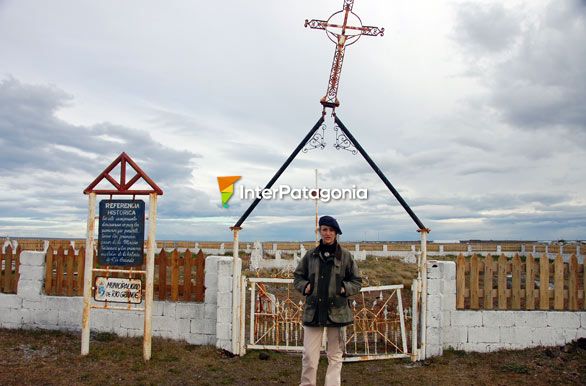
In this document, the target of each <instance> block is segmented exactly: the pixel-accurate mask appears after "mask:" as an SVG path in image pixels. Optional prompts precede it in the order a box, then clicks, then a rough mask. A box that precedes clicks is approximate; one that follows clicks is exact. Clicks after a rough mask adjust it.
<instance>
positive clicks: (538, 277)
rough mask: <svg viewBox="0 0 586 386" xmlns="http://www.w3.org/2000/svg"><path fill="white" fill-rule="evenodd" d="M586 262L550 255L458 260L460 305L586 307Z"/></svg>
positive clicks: (547, 308) (525, 308)
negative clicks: (585, 272)
mask: <svg viewBox="0 0 586 386" xmlns="http://www.w3.org/2000/svg"><path fill="white" fill-rule="evenodd" d="M585 288H586V275H585V274H584V264H578V259H577V258H576V255H572V256H571V257H570V259H569V262H567V263H564V261H563V258H562V256H561V255H557V256H556V258H555V259H554V260H553V261H552V260H550V259H549V258H548V257H547V256H546V255H542V256H541V257H540V258H534V257H533V255H529V256H527V257H520V256H519V255H518V254H517V255H515V256H514V257H513V258H512V259H507V257H506V256H504V255H501V256H500V257H498V259H496V260H495V259H494V258H493V257H492V256H491V255H488V256H486V257H479V256H477V255H473V256H472V257H470V258H469V259H467V258H466V257H464V255H462V254H460V255H459V256H458V257H457V259H456V308H458V309H470V310H478V309H485V310H492V309H495V310H536V309H538V310H551V309H553V310H570V311H577V310H586V301H585V298H586V293H585Z"/></svg>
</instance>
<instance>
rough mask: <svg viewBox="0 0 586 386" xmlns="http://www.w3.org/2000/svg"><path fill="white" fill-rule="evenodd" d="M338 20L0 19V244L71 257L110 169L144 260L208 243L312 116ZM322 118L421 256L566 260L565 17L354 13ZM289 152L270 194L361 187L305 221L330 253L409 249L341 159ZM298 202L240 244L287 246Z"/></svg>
mask: <svg viewBox="0 0 586 386" xmlns="http://www.w3.org/2000/svg"><path fill="white" fill-rule="evenodd" d="M341 5H342V0H335V1H334V0H327V1H326V0H323V1H315V0H297V1H294V2H291V1H289V2H284V1H274V0H255V1H246V2H245V1H235V0H229V1H222V2H203V1H173V2H169V1H146V0H140V1H138V0H134V1H123V2H121V1H114V0H112V1H106V0H104V1H89V0H87V1H82V0H79V1H71V0H70V1H59V0H56V1H51V2H44V1H28V0H18V1H16V0H0V165H1V166H0V236H7V235H8V236H29V237H84V232H85V221H86V216H87V197H86V196H84V195H83V193H82V192H83V189H84V188H85V187H86V186H87V185H88V184H89V183H90V182H91V181H92V180H93V179H94V178H95V177H96V176H97V175H98V174H99V173H100V172H101V171H102V170H103V169H104V168H105V167H106V166H107V165H108V164H109V163H110V162H111V161H112V160H114V159H115V158H116V157H117V156H118V155H119V154H120V153H121V152H122V151H125V152H127V153H128V154H129V155H130V156H131V157H132V158H133V159H135V161H136V162H137V163H138V164H139V165H140V166H141V167H142V168H143V170H145V171H146V173H147V174H149V175H150V176H151V177H152V178H153V179H154V180H155V181H156V182H157V183H158V184H159V185H160V186H161V187H162V189H163V190H164V192H165V194H164V196H163V197H161V199H160V200H159V220H158V228H157V236H158V238H159V239H175V240H182V239H183V240H185V239H187V240H228V239H230V238H231V234H230V231H229V230H228V227H229V226H230V225H232V224H233V223H234V222H235V221H236V220H237V219H238V217H239V216H240V215H241V214H242V213H243V212H244V211H245V209H246V208H247V207H248V205H249V204H250V201H247V200H241V199H239V198H238V197H234V198H233V199H232V200H231V202H230V204H231V205H230V208H228V209H225V208H222V207H221V203H220V193H219V191H218V186H217V181H216V176H225V175H240V176H242V179H241V180H240V181H239V182H238V183H237V186H238V184H241V185H242V186H246V187H256V186H264V185H265V184H266V182H267V181H268V180H269V179H270V178H271V176H272V175H273V174H274V173H275V171H276V170H277V169H278V168H279V167H280V165H281V164H282V163H283V162H284V160H285V159H286V158H287V156H288V155H289V153H290V152H291V151H292V150H293V149H294V148H295V147H296V146H297V144H298V143H299V141H300V140H301V139H302V138H303V137H304V136H305V134H306V133H307V132H308V131H309V129H310V128H311V127H312V126H313V124H314V123H315V122H316V121H317V119H318V118H319V116H320V113H321V106H320V105H319V99H320V97H321V96H322V95H323V94H324V93H325V89H326V85H327V79H328V76H329V70H330V65H331V60H332V57H333V50H334V45H333V44H332V43H331V42H330V41H329V40H328V39H327V38H326V36H325V34H324V32H323V31H317V30H311V29H308V28H304V27H303V22H304V20H305V19H306V18H309V19H311V18H317V19H327V17H328V16H329V15H330V14H331V13H333V12H334V11H337V10H339V9H340V8H341ZM354 11H355V12H356V13H357V14H358V15H359V16H360V17H361V18H362V20H363V22H364V24H365V25H376V26H381V27H385V35H384V37H363V38H362V39H361V40H360V41H359V42H358V43H357V44H355V45H352V46H350V47H349V48H348V49H347V51H346V58H345V61H344V68H343V73H342V79H341V85H340V91H339V98H340V101H341V103H342V104H341V106H340V108H339V109H338V110H337V112H338V116H339V117H340V119H341V120H342V121H343V122H344V123H345V124H346V126H347V127H348V128H349V129H350V130H351V131H352V133H353V134H354V136H355V137H356V139H357V140H358V141H360V143H361V144H362V146H363V147H364V148H365V149H366V150H367V151H368V152H369V154H370V155H371V157H372V158H373V159H374V160H375V162H377V163H378V165H379V166H380V168H381V169H382V170H383V172H384V173H385V174H386V176H387V177H388V178H389V179H390V181H391V182H392V183H393V184H394V185H395V187H396V188H397V189H398V190H399V191H400V193H401V195H402V196H403V197H404V198H405V200H406V201H407V202H408V203H409V204H410V205H411V207H412V208H413V210H414V212H415V213H416V214H417V215H418V216H419V218H420V219H421V220H422V222H423V223H424V224H425V225H426V226H427V227H429V228H431V230H432V233H431V235H430V238H431V239H436V240H439V239H442V240H446V239H450V240H451V239H470V238H474V239H528V240H551V239H561V238H563V239H584V235H585V231H586V196H585V192H586V173H585V171H584V166H583V165H584V164H585V163H586V108H585V107H584V106H586V44H585V43H586V42H585V41H586V1H584V0H506V1H505V0H492V1H481V0H474V1H459V0H454V1H431V0H409V1H407V0H396V1H383V0H368V1H367V0H356V3H355V5H354ZM326 123H327V125H328V128H327V129H326V131H325V136H326V138H325V140H326V143H327V147H326V149H324V150H313V151H310V152H307V153H301V154H300V155H299V156H298V157H297V159H296V160H295V161H294V162H293V163H292V164H291V166H290V167H289V169H288V170H287V171H286V172H285V174H284V175H283V176H282V177H281V179H280V180H279V181H278V183H280V184H289V185H291V186H293V187H303V186H309V187H312V186H314V183H315V182H314V170H315V169H316V168H317V169H318V170H319V185H320V186H321V187H323V188H345V187H351V186H352V185H356V186H357V187H362V188H367V189H368V192H369V198H368V200H366V201H357V200H354V201H353V200H344V201H336V202H329V203H327V204H326V203H321V204H320V208H319V210H320V213H321V214H326V213H327V214H332V215H334V216H336V217H338V219H339V220H340V223H341V226H342V230H343V231H344V239H345V240H363V239H367V240H408V239H417V238H418V234H417V232H416V229H417V227H416V226H415V224H414V223H413V222H412V221H411V219H410V218H409V216H408V215H407V214H406V213H405V212H404V211H403V209H402V208H401V207H400V206H399V205H398V204H397V202H396V201H395V199H394V198H393V197H392V195H391V194H390V193H389V192H388V191H387V190H386V188H385V187H384V185H383V184H382V183H381V182H380V180H379V179H378V177H377V176H376V175H375V174H374V173H373V172H372V170H371V169H370V168H369V166H368V165H367V164H366V162H365V161H364V160H363V159H362V158H361V157H360V155H359V154H358V155H352V154H351V153H350V152H347V151H344V150H336V149H334V148H333V147H332V145H333V144H334V143H335V132H334V130H333V124H332V121H331V117H329V116H328V118H327V120H326ZM313 221H314V203H313V202H312V201H295V200H291V199H287V200H283V201H266V202H262V203H261V204H260V205H259V206H258V207H257V209H256V210H255V211H254V212H253V214H252V215H251V216H250V217H249V219H248V220H247V221H246V222H245V223H244V230H243V231H242V232H241V237H242V239H244V240H255V239H261V240H308V239H311V238H312V237H313V233H312V232H313Z"/></svg>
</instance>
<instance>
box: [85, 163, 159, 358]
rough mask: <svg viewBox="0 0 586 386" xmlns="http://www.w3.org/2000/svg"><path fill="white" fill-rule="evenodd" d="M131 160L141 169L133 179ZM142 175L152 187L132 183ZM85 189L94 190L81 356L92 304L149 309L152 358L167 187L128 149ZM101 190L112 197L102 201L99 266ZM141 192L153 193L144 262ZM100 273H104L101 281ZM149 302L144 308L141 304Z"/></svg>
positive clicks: (147, 344)
mask: <svg viewBox="0 0 586 386" xmlns="http://www.w3.org/2000/svg"><path fill="white" fill-rule="evenodd" d="M127 165H130V166H131V168H132V169H134V172H135V173H136V174H135V175H134V177H132V178H130V179H129V180H128V181H127V179H126V172H127ZM118 166H120V179H119V180H116V179H115V178H114V177H112V175H111V174H110V173H111V172H112V171H113V170H114V169H116V168H117V167H118ZM139 180H143V181H144V182H145V183H146V184H148V186H149V188H150V189H146V190H140V189H132V186H133V185H134V184H135V183H137V182H138V181H139ZM105 181H107V182H109V183H110V184H111V185H112V187H113V189H112V188H110V189H98V188H97V186H98V184H100V183H101V182H105ZM84 194H87V195H88V198H89V202H88V220H87V235H86V243H85V268H84V285H83V314H82V323H81V355H87V354H88V353H89V346H90V311H91V310H92V309H108V310H123V311H144V336H143V358H144V360H145V361H148V360H149V359H150V358H151V337H152V323H151V316H152V306H153V286H154V272H155V247H156V244H155V236H156V230H157V198H158V196H159V195H162V194H163V191H162V190H161V188H159V187H158V186H157V185H156V184H155V183H154V181H153V180H151V179H150V178H149V177H148V176H147V175H146V173H144V172H143V171H142V170H141V169H140V167H139V166H138V165H137V164H136V163H135V162H134V161H133V160H132V159H131V158H130V157H129V156H128V155H127V154H126V153H122V154H120V156H119V157H118V158H116V159H115V160H114V162H112V163H111V164H110V166H108V167H107V168H106V169H105V170H104V171H103V172H102V173H101V174H100V175H99V176H98V177H97V178H96V179H95V180H94V181H93V182H92V183H91V184H90V185H89V186H88V187H87V188H86V189H85V190H84ZM98 194H102V195H108V196H110V199H109V200H102V201H101V202H100V211H99V236H98V237H99V242H100V246H99V248H98V262H99V264H100V268H96V267H94V250H95V248H94V245H95V240H94V233H95V218H96V196H97V195H98ZM114 195H132V199H131V200H113V199H112V196H114ZM140 195H148V196H149V216H148V220H149V224H148V237H147V251H146V262H143V255H144V212H145V203H144V201H142V200H135V196H140ZM144 263H146V264H144ZM143 264H144V265H145V266H146V267H145V269H144V270H141V269H140V268H139V269H134V268H133V267H140V266H142V265H143ZM111 266H112V267H114V268H111ZM102 267H105V268H102ZM94 272H95V273H99V276H98V277H96V278H95V282H94V278H93V274H94ZM110 274H122V275H128V278H124V277H123V278H120V277H116V278H113V277H110ZM136 275H144V276H145V283H144V287H143V285H142V281H141V280H140V279H137V278H135V276H136ZM143 288H144V296H143ZM92 293H94V301H96V302H103V303H104V305H98V304H96V303H94V302H92V299H91V298H92ZM143 301H144V307H139V306H138V307H137V306H136V305H140V304H141V303H142V302H143ZM109 303H115V304H117V303H123V304H126V306H112V305H109ZM133 305H134V307H133Z"/></svg>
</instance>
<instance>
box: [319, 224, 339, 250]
mask: <svg viewBox="0 0 586 386" xmlns="http://www.w3.org/2000/svg"><path fill="white" fill-rule="evenodd" d="M319 234H320V236H321V239H322V240H323V241H324V244H326V245H331V244H333V243H334V241H336V230H335V229H334V228H332V227H329V226H327V225H321V226H320V227H319Z"/></svg>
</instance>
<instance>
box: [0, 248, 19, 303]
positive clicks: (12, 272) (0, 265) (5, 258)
mask: <svg viewBox="0 0 586 386" xmlns="http://www.w3.org/2000/svg"><path fill="white" fill-rule="evenodd" d="M20 252H21V248H20V246H18V247H16V250H15V251H13V250H12V246H8V247H6V250H5V251H4V252H2V248H1V247H0V293H5V294H15V293H16V288H17V287H18V279H19V278H20V274H19V273H18V271H19V269H20Z"/></svg>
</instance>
